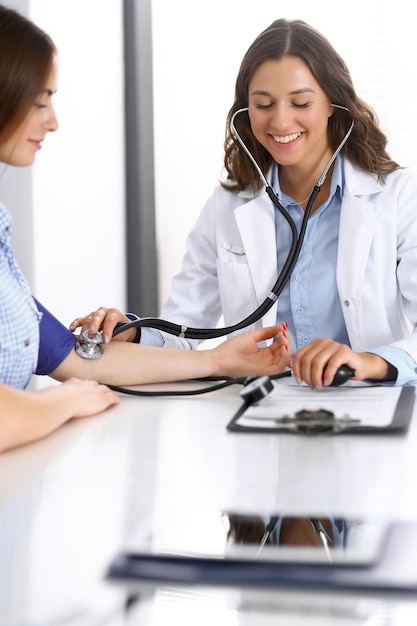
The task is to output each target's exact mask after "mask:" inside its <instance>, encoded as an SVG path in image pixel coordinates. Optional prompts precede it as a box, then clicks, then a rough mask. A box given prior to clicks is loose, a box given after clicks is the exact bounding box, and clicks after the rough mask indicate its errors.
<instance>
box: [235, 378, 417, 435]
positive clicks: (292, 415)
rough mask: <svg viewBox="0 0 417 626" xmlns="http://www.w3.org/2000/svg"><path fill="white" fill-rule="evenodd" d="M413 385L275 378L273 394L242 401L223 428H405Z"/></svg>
mask: <svg viewBox="0 0 417 626" xmlns="http://www.w3.org/2000/svg"><path fill="white" fill-rule="evenodd" d="M415 389H416V388H415V387H414V386H411V385H410V386H404V387H395V386H383V385H366V384H360V385H358V384H355V383H354V382H351V383H346V385H344V386H343V388H342V387H336V388H326V389H322V390H319V391H317V390H312V389H310V388H309V387H307V386H298V385H296V384H295V383H293V384H289V383H284V384H283V383H282V382H274V390H273V392H272V394H271V396H268V397H267V398H265V399H262V400H261V401H260V402H257V403H252V404H248V403H247V402H243V403H242V405H241V406H240V408H239V409H238V411H237V412H236V413H235V415H234V416H233V417H232V419H231V421H230V422H229V423H228V424H227V430H228V431H230V432H234V433H262V434H266V433H271V434H272V433H282V434H285V433H287V434H302V435H318V434H325V435H342V434H347V435H352V434H359V435H361V434H370V435H375V434H378V435H383V434H394V433H398V434H401V433H406V432H407V431H408V428H409V425H410V421H411V416H412V414H413V408H414V403H415ZM370 390H375V391H370ZM344 407H347V409H348V410H347V411H345V410H344Z"/></svg>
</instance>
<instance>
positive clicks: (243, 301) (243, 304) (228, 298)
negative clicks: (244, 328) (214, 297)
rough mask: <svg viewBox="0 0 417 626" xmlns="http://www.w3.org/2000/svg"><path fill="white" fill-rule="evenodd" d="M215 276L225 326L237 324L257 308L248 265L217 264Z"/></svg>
mask: <svg viewBox="0 0 417 626" xmlns="http://www.w3.org/2000/svg"><path fill="white" fill-rule="evenodd" d="M217 274H218V281H219V290H220V299H221V306H222V311H223V316H224V320H225V324H226V325H227V326H229V325H232V324H237V323H238V322H240V321H241V320H242V319H243V318H245V317H247V316H248V315H249V314H250V313H252V312H253V311H254V310H255V308H256V307H257V306H258V302H257V297H256V292H255V287H254V284H253V280H252V276H251V273H250V271H249V267H248V264H247V263H245V262H243V263H225V262H218V264H217Z"/></svg>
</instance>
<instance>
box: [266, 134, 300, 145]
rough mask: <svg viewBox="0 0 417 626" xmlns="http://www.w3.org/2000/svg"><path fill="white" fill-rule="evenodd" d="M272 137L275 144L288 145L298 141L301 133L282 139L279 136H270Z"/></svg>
mask: <svg viewBox="0 0 417 626" xmlns="http://www.w3.org/2000/svg"><path fill="white" fill-rule="evenodd" d="M272 137H273V138H274V141H276V142H277V143H290V142H291V141H294V140H295V139H298V137H301V133H293V134H292V135H284V136H283V137H282V136H279V135H272Z"/></svg>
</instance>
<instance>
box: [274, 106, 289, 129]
mask: <svg viewBox="0 0 417 626" xmlns="http://www.w3.org/2000/svg"><path fill="white" fill-rule="evenodd" d="M270 122H271V125H272V126H273V127H274V128H275V129H276V130H277V131H278V132H280V133H282V132H283V131H285V130H287V129H288V128H290V127H291V125H292V122H293V113H292V111H291V110H290V109H289V107H287V106H284V105H281V106H276V107H275V108H274V110H273V112H272V115H271V120H270Z"/></svg>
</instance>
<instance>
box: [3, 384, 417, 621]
mask: <svg viewBox="0 0 417 626" xmlns="http://www.w3.org/2000/svg"><path fill="white" fill-rule="evenodd" d="M153 388H156V386H154V387H153ZM163 388H166V385H164V386H163ZM239 391H240V386H239V387H238V388H236V389H234V388H233V387H230V388H227V389H225V390H222V391H218V392H215V393H213V394H209V395H207V396H196V397H191V398H174V399H172V398H168V399H167V398H163V399H160V398H134V397H122V398H121V402H120V405H119V406H118V407H114V408H113V409H112V410H110V411H108V412H107V413H105V414H102V415H100V416H97V417H94V418H89V419H88V420H81V421H79V422H74V423H70V424H67V425H66V426H64V427H63V428H61V429H60V430H59V431H57V432H56V433H53V434H52V435H50V436H49V437H48V438H46V439H44V440H43V441H39V442H36V443H33V444H31V445H29V446H26V447H25V448H22V449H18V450H14V451H10V452H8V453H6V454H4V455H2V456H1V457H0V556H1V561H0V587H1V589H2V592H0V625H1V626H4V624H7V626H11V625H13V626H17V625H18V626H23V624H25V620H26V622H27V623H29V622H30V620H32V623H33V622H34V621H35V618H36V622H37V623H42V619H43V618H45V619H44V623H47V624H48V626H55V623H54V622H53V620H52V619H49V617H48V616H54V615H55V616H60V617H61V618H62V620H61V624H63V623H65V626H73V624H74V626H79V624H81V619H82V616H83V615H84V616H85V617H86V619H87V618H88V615H90V617H91V616H92V615H94V614H95V615H100V614H101V615H102V613H100V611H104V610H105V609H108V614H109V615H111V614H112V611H115V610H116V609H117V608H119V609H120V607H123V606H124V603H125V600H126V598H125V594H124V592H123V590H121V589H118V588H117V589H116V588H115V587H114V586H113V585H110V584H109V583H108V582H106V581H105V579H104V576H105V572H106V569H107V567H108V564H109V563H110V561H111V559H112V558H113V557H114V555H115V554H117V553H118V551H119V550H122V549H125V548H126V547H128V546H129V545H132V544H133V545H134V543H135V540H136V539H137V538H138V537H140V538H143V537H145V538H146V537H147V538H148V540H149V538H150V537H151V536H152V534H154V532H155V528H159V529H160V530H163V531H164V532H168V531H169V527H170V524H169V521H170V519H172V516H173V515H177V514H178V513H179V512H181V513H184V512H187V511H190V510H191V508H190V503H192V508H194V509H197V510H201V511H211V512H213V511H223V512H236V511H238V512H240V513H244V514H248V515H269V513H270V512H271V511H275V512H276V511H278V512H279V513H280V514H281V515H284V516H285V515H293V516H297V515H303V514H305V512H306V511H307V512H309V513H310V512H311V513H312V514H314V516H316V517H319V518H320V517H323V516H325V515H326V514H328V512H329V511H330V512H331V513H332V515H334V516H335V517H342V518H346V519H377V520H381V521H387V520H390V519H391V517H392V513H393V511H394V512H395V515H396V518H397V519H398V520H404V521H407V520H408V521H415V520H417V490H416V489H415V477H416V476H417V455H416V454H415V450H416V449H417V427H416V418H415V415H414V417H413V420H412V423H411V425H410V429H409V431H408V433H407V436H405V437H400V438H398V437H392V438H391V437H384V438H381V437H377V436H375V437H373V436H367V437H363V438H362V437H360V436H355V437H351V436H349V435H347V436H345V437H344V438H339V439H338V438H332V439H331V438H320V437H315V438H314V439H311V438H299V437H288V436H281V435H245V436H243V437H242V436H240V435H235V434H233V433H229V432H227V430H226V426H227V423H228V422H229V421H230V419H231V416H232V415H233V414H234V413H235V412H236V410H237V409H238V407H239V406H240V403H241V398H240V396H239ZM206 530H207V529H206V528H201V529H200V532H201V535H204V533H205V531H206ZM167 593H168V592H165V591H161V592H158V593H157V595H156V596H155V595H154V591H153V590H152V591H150V595H149V602H148V601H147V600H145V599H144V601H143V603H142V602H139V603H138V604H136V605H132V609H131V611H132V615H133V612H134V611H138V612H140V611H141V610H142V608H143V609H144V610H145V609H146V607H148V608H149V607H150V606H151V605H152V606H155V611H156V613H155V615H154V616H153V617H152V619H156V617H155V616H156V614H157V613H158V611H160V612H161V614H164V617H165V618H166V613H164V611H165V609H166V608H167V606H168V605H167V603H168V604H169V602H171V601H173V603H174V605H175V609H174V608H173V615H174V614H175V613H176V610H177V609H178V613H180V606H179V605H180V604H182V603H183V607H182V608H183V611H184V615H185V616H186V614H187V602H188V601H189V602H190V607H191V605H193V606H194V602H195V607H194V608H195V609H196V610H197V605H198V604H200V619H199V620H197V622H198V623H199V624H202V623H204V622H203V620H204V607H205V604H204V602H205V600H204V598H205V597H209V598H210V599H209V600H208V604H211V603H212V600H211V599H212V598H213V602H214V608H213V612H212V613H211V615H213V614H215V613H216V608H215V606H217V607H219V606H220V607H221V610H220V615H221V616H223V617H224V621H221V619H220V620H217V622H215V621H213V620H212V621H210V622H207V623H210V624H211V626H212V624H213V623H221V624H222V626H223V625H224V626H226V625H228V623H230V624H233V626H236V611H237V610H239V611H240V608H239V609H236V605H235V608H233V609H231V610H230V611H231V612H230V611H229V609H228V608H227V606H228V605H227V602H229V598H230V595H229V592H227V594H226V591H225V590H220V589H219V590H217V591H216V593H214V591H213V590H212V591H210V593H209V595H208V596H205V595H204V593H203V594H202V595H201V594H200V593H199V591H198V590H197V589H193V590H184V593H181V594H178V597H176V596H175V592H172V594H173V595H172V594H171V595H169V593H168V595H167ZM222 593H224V594H226V595H222ZM158 594H159V595H158ZM174 596H175V599H174ZM226 597H227V600H225V598H226ZM238 597H239V598H243V596H240V595H239V594H238ZM244 597H247V596H245V595H244ZM154 600H155V602H156V604H155V605H154V604H153V602H154ZM269 601H270V600H266V602H267V603H268V602H269ZM271 601H272V600H271ZM239 602H240V600H239ZM242 602H243V600H242ZM248 602H249V600H248ZM161 603H162V604H161ZM225 603H226V604H225ZM240 606H241V605H240V604H239V607H240ZM248 606H249V605H248ZM272 606H273V609H272V610H273V611H278V614H279V608H278V607H276V605H275V604H274V603H272ZM158 607H159V608H158ZM164 607H165V608H164ZM201 607H203V609H202V610H201ZM150 610H151V609H150ZM249 610H250V609H248V611H249ZM254 610H255V609H254ZM260 610H261V613H262V611H264V609H260ZM190 611H191V608H190ZM248 611H246V613H247V614H249V613H248ZM89 612H90V613H89ZM209 612H210V611H209V610H208V613H209ZM65 613H66V614H67V615H72V616H73V618H72V620H68V621H67V622H64V621H63V615H64V614H65ZM76 615H77V616H78V618H77V619H78V621H77V620H76ZM194 616H195V615H194ZM170 621H171V620H170ZM197 622H196V621H194V623H197ZM142 623H143V624H146V626H151V624H152V625H153V624H156V623H157V622H156V621H149V622H147V621H146V620H144V621H142ZM159 623H160V624H164V626H165V624H166V623H167V621H166V620H165V621H160V622H159ZM243 623H248V622H243ZM354 623H355V622H354ZM57 624H58V622H57V621H56V626H57ZM61 624H60V626H61ZM93 624H95V622H94V621H92V618H91V620H90V623H88V621H87V622H86V626H92V625H93ZM260 624H261V622H259V623H258V624H257V626H260ZM109 626H110V624H109ZM129 626H130V625H129Z"/></svg>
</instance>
